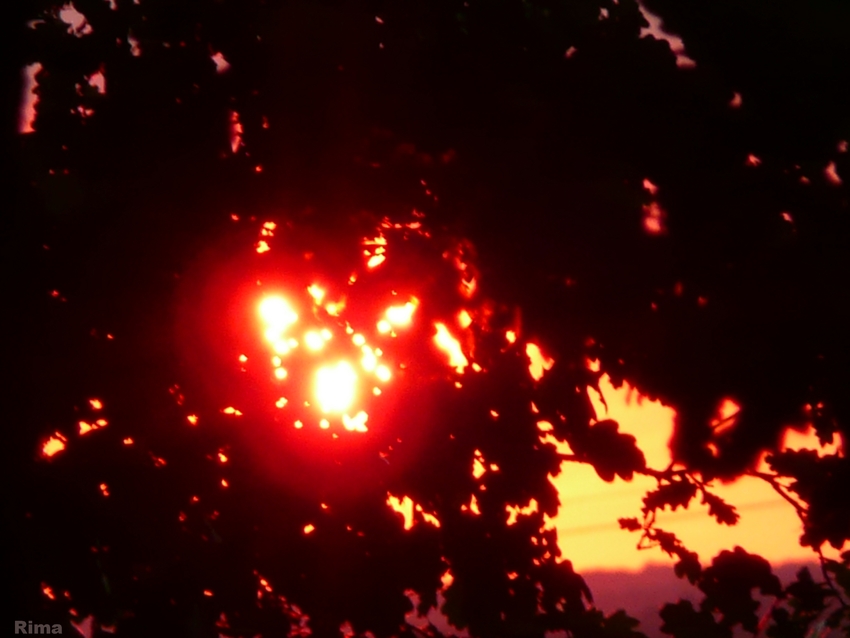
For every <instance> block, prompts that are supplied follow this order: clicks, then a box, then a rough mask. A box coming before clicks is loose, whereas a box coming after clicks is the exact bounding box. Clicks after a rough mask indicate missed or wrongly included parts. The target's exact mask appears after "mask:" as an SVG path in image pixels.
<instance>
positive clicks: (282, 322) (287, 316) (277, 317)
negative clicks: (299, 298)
mask: <svg viewBox="0 0 850 638" xmlns="http://www.w3.org/2000/svg"><path fill="white" fill-rule="evenodd" d="M259 312H260V317H261V318H262V320H263V321H264V322H265V323H266V325H267V326H268V330H266V338H267V339H268V340H269V341H271V342H272V343H276V342H278V341H279V340H280V338H281V333H282V332H283V331H284V330H286V329H287V328H288V327H289V326H291V325H292V324H294V323H295V322H296V321H298V315H297V314H296V313H295V311H294V310H293V309H292V308H291V307H290V305H289V304H288V303H286V300H284V299H283V298H282V297H266V298H265V299H263V300H262V301H261V302H260V307H259Z"/></svg>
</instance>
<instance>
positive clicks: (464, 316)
mask: <svg viewBox="0 0 850 638" xmlns="http://www.w3.org/2000/svg"><path fill="white" fill-rule="evenodd" d="M457 322H458V323H459V324H460V327H461V328H463V329H464V330H465V329H466V328H469V326H471V325H472V317H471V316H470V315H469V313H468V312H467V311H466V310H461V311H460V312H459V313H458V315H457Z"/></svg>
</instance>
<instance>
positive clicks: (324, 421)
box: [319, 419, 331, 430]
mask: <svg viewBox="0 0 850 638" xmlns="http://www.w3.org/2000/svg"><path fill="white" fill-rule="evenodd" d="M319 427H320V428H322V429H323V430H327V429H328V428H329V427H331V422H330V421H328V420H327V419H322V420H321V421H319Z"/></svg>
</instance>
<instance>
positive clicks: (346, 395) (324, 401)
mask: <svg viewBox="0 0 850 638" xmlns="http://www.w3.org/2000/svg"><path fill="white" fill-rule="evenodd" d="M356 387H357V374H356V373H355V372H354V368H352V367H351V365H350V364H349V363H347V362H345V361H340V362H339V363H338V364H336V365H335V366H332V367H324V368H321V369H319V371H318V373H317V374H316V400H317V402H318V404H319V408H320V409H321V410H322V412H324V413H328V412H336V413H341V412H345V411H346V410H348V408H350V407H351V405H352V404H353V403H354V395H355V391H356Z"/></svg>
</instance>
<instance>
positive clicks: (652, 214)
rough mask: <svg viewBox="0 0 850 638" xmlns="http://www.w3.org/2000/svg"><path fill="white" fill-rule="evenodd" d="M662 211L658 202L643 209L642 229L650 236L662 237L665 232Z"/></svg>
mask: <svg viewBox="0 0 850 638" xmlns="http://www.w3.org/2000/svg"><path fill="white" fill-rule="evenodd" d="M665 217H666V215H665V213H664V210H663V209H662V208H661V206H660V205H659V204H658V202H652V203H651V204H647V205H645V206H644V207H643V228H644V230H645V231H646V232H648V233H649V234H650V235H662V234H664V233H665V232H666V227H665V225H664V218H665Z"/></svg>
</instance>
